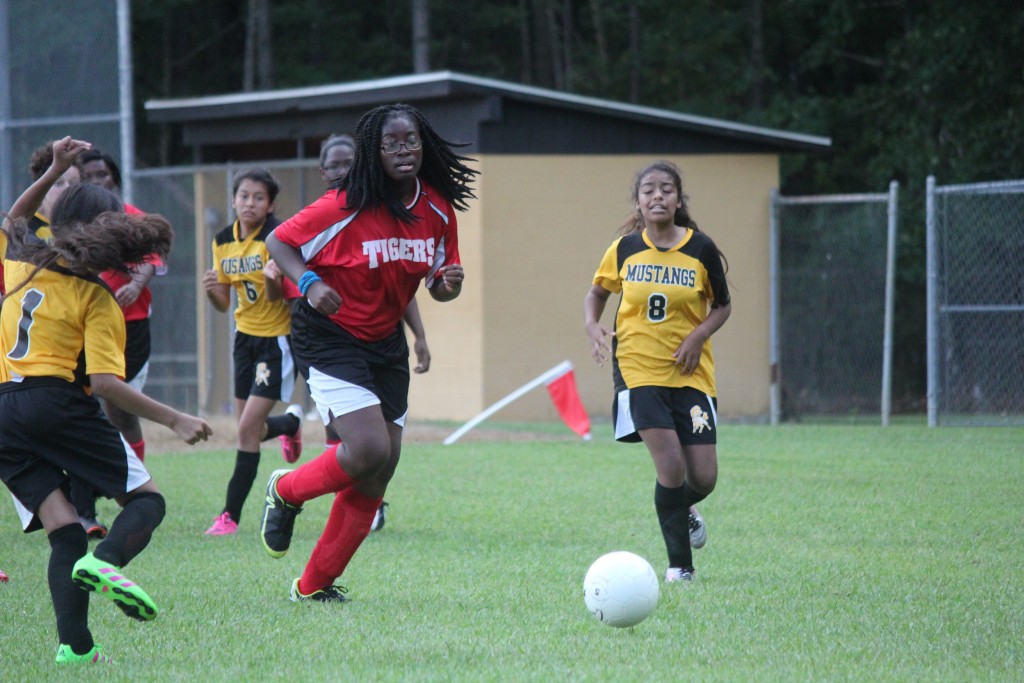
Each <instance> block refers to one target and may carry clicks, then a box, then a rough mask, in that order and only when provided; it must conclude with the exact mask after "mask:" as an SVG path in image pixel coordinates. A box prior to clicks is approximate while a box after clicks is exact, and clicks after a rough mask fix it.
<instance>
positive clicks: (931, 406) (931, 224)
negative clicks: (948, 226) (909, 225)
mask: <svg viewBox="0 0 1024 683" xmlns="http://www.w3.org/2000/svg"><path fill="white" fill-rule="evenodd" d="M935 229H936V228H935V176H932V175H930V176H928V180H927V182H926V184H925V254H926V256H925V286H926V292H927V293H926V295H925V301H926V302H927V303H926V305H925V314H926V316H927V324H926V329H927V332H926V335H927V347H928V355H927V358H928V426H929V427H934V426H936V425H937V424H938V415H939V360H938V359H939V347H938V339H939V319H938V315H939V309H938V300H939V290H938V277H939V273H938V267H939V265H938V264H939V254H938V244H937V243H936V242H937V239H938V236H937V235H936V234H935Z"/></svg>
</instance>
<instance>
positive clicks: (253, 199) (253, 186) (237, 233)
mask: <svg viewBox="0 0 1024 683" xmlns="http://www.w3.org/2000/svg"><path fill="white" fill-rule="evenodd" d="M277 192H278V185H277V181H276V180H274V177H273V176H272V175H270V173H269V172H268V171H266V170H264V169H262V168H251V169H248V170H244V171H242V172H240V173H239V174H237V175H236V176H235V178H234V184H233V187H232V191H231V196H232V206H233V207H234V209H235V214H236V215H237V216H238V217H237V219H236V220H235V222H234V223H232V224H231V225H229V226H227V227H226V228H224V229H223V230H221V231H220V232H218V233H217V235H216V236H215V237H214V240H213V269H212V270H208V271H207V272H206V274H205V275H204V276H203V287H204V289H205V290H206V297H207V298H208V299H209V300H210V303H211V304H213V307H214V308H216V309H217V310H218V311H221V312H222V313H224V312H227V310H228V308H229V307H230V306H231V290H232V288H234V290H235V295H236V299H237V302H238V306H237V308H235V342H234V350H233V354H234V361H235V404H236V411H235V412H236V415H237V416H238V452H237V454H236V455H235V470H234V472H233V473H232V475H231V479H230V480H229V481H228V490H227V496H226V500H225V502H224V509H223V511H222V512H221V514H220V515H218V516H217V518H216V519H214V520H213V525H212V526H211V527H210V528H209V529H207V530H206V533H207V535H209V536H227V535H230V534H234V533H236V532H237V531H238V522H239V520H241V518H242V506H243V505H244V503H245V499H246V498H247V497H248V495H249V491H250V490H252V484H253V482H254V481H255V480H256V471H257V469H258V468H259V463H260V442H261V441H266V440H268V439H272V438H274V437H277V436H284V437H285V438H284V439H282V440H281V450H282V454H283V455H284V459H285V461H287V462H295V461H296V460H298V459H299V454H300V453H301V451H302V430H301V427H302V408H301V407H300V406H297V405H293V406H289V407H288V410H287V412H286V413H285V414H284V415H279V416H276V417H269V415H270V411H271V410H273V408H274V404H275V403H277V402H278V401H287V400H288V399H289V398H290V397H291V394H292V389H293V388H294V387H295V374H296V370H295V362H294V361H293V360H292V349H291V341H290V336H289V335H290V333H291V313H290V311H289V310H288V305H287V304H286V303H285V301H284V300H283V298H282V292H281V285H280V271H278V270H277V269H276V268H275V267H274V264H273V263H272V262H271V261H270V255H269V254H268V252H267V245H266V239H267V235H269V234H270V233H271V231H272V230H273V229H274V228H275V227H277V225H278V223H279V221H277V220H276V219H275V218H274V200H275V199H277Z"/></svg>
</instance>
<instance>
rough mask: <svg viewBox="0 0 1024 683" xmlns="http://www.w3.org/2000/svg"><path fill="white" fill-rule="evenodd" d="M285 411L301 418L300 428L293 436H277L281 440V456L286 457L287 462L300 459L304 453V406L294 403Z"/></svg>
mask: <svg viewBox="0 0 1024 683" xmlns="http://www.w3.org/2000/svg"><path fill="white" fill-rule="evenodd" d="M284 412H285V413H287V414H288V415H291V416H293V417H295V418H298V420H299V428H298V429H296V430H295V433H294V434H292V435H291V436H288V435H287V434H282V435H281V436H279V437H277V440H278V441H280V442H281V457H282V458H284V461H285V462H288V463H291V462H295V461H296V460H298V459H299V456H300V455H302V407H301V406H299V405H298V404H292V405H290V406H288V409H287V410H285V411H284Z"/></svg>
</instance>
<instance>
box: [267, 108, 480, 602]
mask: <svg viewBox="0 0 1024 683" xmlns="http://www.w3.org/2000/svg"><path fill="white" fill-rule="evenodd" d="M356 143H357V144H356V150H357V151H356V155H355V161H354V163H353V164H352V170H351V172H350V173H349V174H348V176H347V177H345V179H344V180H342V181H341V186H340V189H341V190H342V191H341V192H337V193H335V192H328V193H326V194H324V196H322V197H321V198H320V199H318V200H317V201H316V202H314V203H313V204H311V205H310V206H307V207H306V208H305V209H303V210H302V211H300V212H299V213H298V214H296V215H295V216H293V217H292V218H291V219H289V220H288V221H286V222H284V223H282V224H281V225H280V226H278V227H277V229H276V230H275V231H274V233H273V234H272V235H271V236H270V237H269V238H268V239H267V247H268V248H269V249H270V253H271V254H272V255H273V256H274V261H275V262H276V263H277V265H278V266H279V267H280V268H281V270H282V271H283V272H284V273H285V275H286V276H287V277H288V278H289V279H291V280H292V281H293V282H295V283H296V284H297V285H298V287H299V290H300V292H301V295H302V299H301V301H300V303H299V305H298V308H297V309H296V312H295V314H294V315H293V317H292V324H293V329H294V340H295V353H296V357H297V358H298V360H299V362H300V363H302V364H305V365H306V366H307V367H308V370H309V387H310V393H311V395H312V397H313V400H314V401H315V402H316V405H317V408H318V409H319V411H320V415H321V417H323V420H324V423H325V424H327V423H329V424H330V425H331V426H332V427H333V428H334V430H335V431H336V432H337V434H338V435H339V436H340V437H341V439H342V443H341V444H340V445H339V446H337V447H329V448H327V449H326V450H325V451H324V452H323V453H322V454H321V455H320V456H318V457H317V458H315V459H313V460H312V461H310V462H308V463H306V464H304V465H303V466H301V467H299V468H298V469H296V470H294V471H291V472H289V471H286V470H278V471H277V472H274V473H273V474H272V475H271V477H270V481H269V482H268V483H267V497H266V502H265V503H264V510H263V523H262V527H261V536H262V539H263V544H264V546H265V547H266V550H267V552H268V553H269V554H270V555H271V556H272V557H275V558H279V557H283V556H284V554H285V553H286V552H288V548H289V546H290V545H291V537H292V531H293V529H294V524H295V518H296V515H298V514H299V512H301V511H302V505H303V504H304V503H305V502H306V501H308V500H312V499H314V498H317V497H319V496H323V495H327V494H331V495H332V496H333V498H334V500H333V503H332V505H331V511H330V514H329V515H328V518H327V524H326V526H325V527H324V531H323V534H322V535H321V536H320V539H319V540H318V541H317V544H316V547H315V548H314V549H313V553H312V555H311V557H310V559H309V561H308V562H307V564H306V568H305V570H304V571H303V573H302V576H301V577H299V578H298V579H295V581H294V582H293V583H292V587H291V591H290V597H291V599H292V600H294V601H305V600H313V601H318V602H341V601H344V600H345V596H344V593H345V592H346V591H345V589H343V588H341V587H338V586H335V585H333V584H334V581H335V580H336V579H338V577H340V576H341V575H342V573H343V572H344V570H345V567H346V566H348V563H349V561H350V560H351V559H352V556H353V555H354V554H355V552H356V551H357V550H358V548H359V546H360V544H361V543H362V542H363V540H364V539H365V538H366V536H367V535H368V534H369V532H370V525H371V523H372V521H373V518H374V515H375V514H376V512H377V510H378V508H379V507H380V504H381V502H382V501H383V498H384V492H385V491H386V489H387V485H388V482H389V481H390V480H391V477H392V476H393V475H394V472H395V468H396V467H397V466H398V461H399V457H400V455H401V451H402V429H403V426H404V425H405V418H406V414H407V412H408V400H409V347H408V344H407V342H406V337H405V331H404V330H403V329H402V326H401V319H402V315H403V314H404V313H405V310H406V308H407V307H408V305H409V302H410V301H412V298H413V296H414V295H415V293H416V290H417V289H418V288H419V286H420V283H421V282H423V283H425V285H426V287H427V290H428V291H429V292H430V295H431V296H432V297H433V298H434V299H435V300H438V301H451V300H452V299H454V298H455V297H457V296H458V295H459V293H460V292H461V291H462V282H463V278H464V271H463V268H462V265H461V262H460V260H459V249H458V231H457V226H456V218H455V210H456V209H459V210H464V209H466V208H467V205H466V201H467V200H468V199H470V198H472V197H473V196H474V195H473V192H472V190H471V188H470V182H471V181H472V179H473V177H474V176H475V175H476V174H477V171H475V170H473V169H471V168H469V167H468V166H466V165H465V162H466V161H470V160H469V159H467V158H466V157H463V156H460V155H458V154H456V153H455V152H453V151H452V147H453V144H452V143H450V142H448V141H446V140H444V139H443V138H442V137H441V136H440V135H438V134H437V132H435V131H434V129H433V128H432V127H431V126H430V124H429V123H428V122H427V120H426V119H425V118H424V117H423V115H422V114H421V113H420V112H419V111H417V110H416V109H414V108H412V107H409V106H406V105H387V106H381V107H376V108H374V109H372V110H370V111H369V112H367V113H366V114H365V115H364V116H363V117H362V118H361V119H360V120H359V123H358V125H357V127H356Z"/></svg>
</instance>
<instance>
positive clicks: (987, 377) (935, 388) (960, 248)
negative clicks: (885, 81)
mask: <svg viewBox="0 0 1024 683" xmlns="http://www.w3.org/2000/svg"><path fill="white" fill-rule="evenodd" d="M927 240H928V243H927V247H928V248H927V251H928V283H927V284H928V295H927V296H928V424H929V425H931V426H935V425H963V426H966V425H978V426H983V425H1024V180H1014V181H1005V182H994V183H977V184H972V185H947V186H937V185H936V184H935V178H934V177H929V178H928V183H927Z"/></svg>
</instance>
